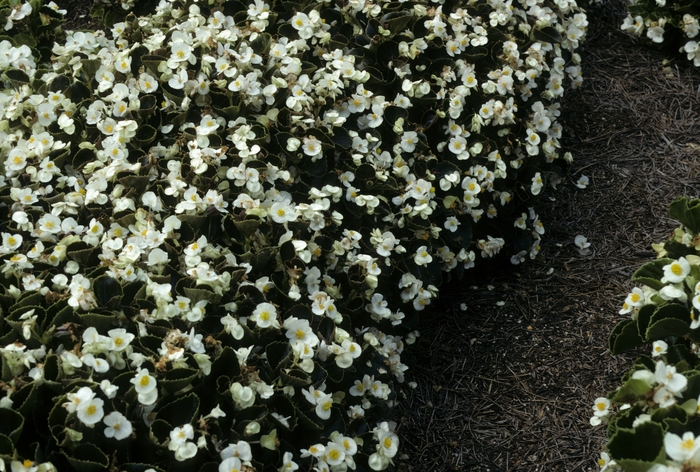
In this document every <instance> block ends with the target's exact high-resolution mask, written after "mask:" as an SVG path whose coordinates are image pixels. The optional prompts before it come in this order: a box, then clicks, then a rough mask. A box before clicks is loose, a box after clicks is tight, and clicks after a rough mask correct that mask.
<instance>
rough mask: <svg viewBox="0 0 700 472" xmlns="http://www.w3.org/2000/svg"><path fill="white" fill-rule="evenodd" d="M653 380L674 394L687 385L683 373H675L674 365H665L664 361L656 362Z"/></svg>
mask: <svg viewBox="0 0 700 472" xmlns="http://www.w3.org/2000/svg"><path fill="white" fill-rule="evenodd" d="M654 380H656V382H657V383H659V384H661V385H664V386H665V387H666V389H667V390H668V391H669V392H671V393H674V394H675V393H679V392H681V391H683V390H684V389H685V387H686V386H687V385H688V379H687V378H686V377H685V376H684V375H683V374H679V373H677V372H676V368H675V367H674V366H671V365H666V364H665V363H664V361H657V362H656V371H655V372H654Z"/></svg>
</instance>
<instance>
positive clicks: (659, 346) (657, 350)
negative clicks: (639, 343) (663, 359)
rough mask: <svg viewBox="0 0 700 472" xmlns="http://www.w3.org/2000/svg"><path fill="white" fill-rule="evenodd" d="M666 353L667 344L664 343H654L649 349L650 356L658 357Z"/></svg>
mask: <svg viewBox="0 0 700 472" xmlns="http://www.w3.org/2000/svg"><path fill="white" fill-rule="evenodd" d="M667 352H668V344H666V343H665V342H664V341H654V344H653V345H652V348H651V356H652V357H658V356H660V355H663V354H666V353H667Z"/></svg>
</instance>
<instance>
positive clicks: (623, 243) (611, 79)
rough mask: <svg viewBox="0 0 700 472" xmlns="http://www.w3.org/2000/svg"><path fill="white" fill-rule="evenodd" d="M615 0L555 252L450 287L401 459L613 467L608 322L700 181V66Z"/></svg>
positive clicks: (572, 115)
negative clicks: (634, 32)
mask: <svg viewBox="0 0 700 472" xmlns="http://www.w3.org/2000/svg"><path fill="white" fill-rule="evenodd" d="M604 1H605V3H603V4H601V5H591V6H590V7H589V8H588V18H589V22H590V25H589V31H588V39H587V41H586V42H585V43H584V44H583V45H582V48H581V50H580V54H581V56H582V59H583V72H584V84H583V86H582V87H580V88H579V89H577V90H573V91H570V92H569V93H568V95H567V96H566V97H565V100H564V103H563V105H562V117H561V121H562V123H563V125H564V137H563V145H564V147H565V149H564V150H569V151H571V152H572V153H573V155H574V159H575V161H574V164H573V166H572V168H571V173H570V175H569V178H568V179H567V180H565V181H564V182H562V183H561V184H560V185H559V187H558V189H557V190H556V191H552V190H548V191H547V192H546V194H545V196H544V198H543V199H542V201H541V202H540V203H539V206H538V207H537V212H538V213H539V215H540V217H541V219H542V221H543V222H544V224H545V228H546V233H545V235H544V239H543V245H542V252H541V253H540V255H539V256H538V257H537V258H536V259H535V260H534V261H529V260H528V261H527V262H526V263H525V264H523V265H519V266H513V267H512V268H510V269H509V271H505V272H508V273H504V271H503V270H501V271H500V272H489V271H488V270H486V269H483V268H478V269H475V272H473V273H471V274H469V275H468V276H467V277H465V279H463V280H461V281H457V282H452V283H451V284H449V285H448V286H447V287H444V288H443V289H442V290H441V297H440V299H439V300H438V301H437V302H435V303H434V304H433V305H431V309H430V310H428V311H426V313H425V315H424V316H423V318H422V321H421V325H420V326H419V329H420V332H421V336H420V338H419V340H418V342H417V343H416V344H414V345H413V346H409V347H408V348H407V349H406V351H405V352H404V354H403V355H402V356H403V361H404V362H405V363H407V364H408V366H409V371H408V372H407V374H406V382H405V383H404V384H403V385H402V386H401V390H400V392H399V393H400V395H399V396H400V399H399V401H398V402H397V408H396V409H395V420H396V421H397V422H398V433H399V436H400V439H401V447H400V450H401V451H402V452H401V454H402V455H401V457H400V458H398V460H395V463H396V465H397V467H396V468H397V469H398V470H399V471H401V472H410V471H420V472H431V471H435V472H445V471H475V472H486V471H489V472H490V471H493V472H495V471H506V472H511V471H524V472H534V471H571V472H574V471H588V470H591V471H592V470H597V466H596V465H595V461H596V459H597V457H598V455H599V452H600V450H601V448H602V446H603V445H604V444H605V442H606V437H605V431H604V428H602V427H599V428H593V427H591V426H590V425H589V423H588V420H589V418H590V416H591V414H592V409H591V405H592V403H593V400H594V399H595V398H596V397H598V396H601V395H605V394H606V393H607V392H608V391H610V390H613V389H614V388H616V387H617V386H619V383H620V377H621V376H622V374H623V373H624V372H625V371H626V370H628V369H629V368H631V366H632V362H633V360H634V358H635V354H634V353H632V354H628V355H621V356H617V357H612V356H611V355H610V352H609V350H608V344H607V339H608V335H609V333H610V331H611V330H612V328H613V327H614V326H615V324H616V323H617V322H618V321H620V320H621V319H623V318H624V315H619V314H618V311H619V309H620V306H621V305H622V302H623V300H624V298H625V296H626V294H627V292H628V291H629V290H631V288H632V287H633V284H632V283H631V281H630V277H631V276H632V274H633V273H634V271H635V270H636V269H637V268H638V267H639V266H641V265H642V264H643V263H645V262H647V261H649V260H651V259H652V258H653V257H654V255H655V254H654V252H653V250H652V249H651V244H652V243H655V242H660V241H663V240H665V239H666V238H667V237H668V236H669V235H670V234H671V232H672V231H673V229H674V228H675V227H676V226H677V223H676V222H674V221H672V220H671V219H669V218H668V213H667V209H668V205H669V203H670V202H671V201H673V200H674V199H675V198H677V197H678V196H681V195H684V196H688V197H693V196H698V188H699V186H700V138H698V137H699V136H700V117H699V116H698V112H699V111H700V71H698V70H697V69H695V68H693V67H692V66H691V65H689V64H687V63H685V62H683V61H670V62H668V63H666V62H664V61H665V60H668V58H669V56H668V55H667V54H664V53H663V52H661V51H658V50H655V49H653V48H650V47H649V46H648V45H646V44H644V43H643V42H642V41H639V40H637V39H635V38H632V37H630V36H628V35H626V34H625V33H623V32H621V31H620V30H619V26H620V24H621V23H622V20H623V18H624V16H625V1H624V0H604ZM56 2H57V3H58V4H59V5H61V6H62V7H68V8H69V13H68V22H67V24H66V29H73V28H75V29H77V28H81V27H88V28H89V27H90V26H91V23H90V22H89V20H88V18H87V17H86V16H85V15H86V14H87V13H88V11H89V8H88V7H87V5H89V4H91V3H92V2H91V1H90V0H83V1H80V2H76V1H70V0H56ZM580 174H585V175H587V176H588V177H589V178H590V181H591V183H590V185H589V186H588V188H586V189H583V190H582V189H578V188H576V187H575V186H574V181H575V180H576V179H577V178H578V176H579V175H580ZM579 234H582V235H584V236H586V237H587V238H588V240H589V241H590V242H591V247H590V252H587V253H586V252H584V253H583V254H582V253H580V252H579V251H578V248H577V247H576V246H575V245H574V238H575V236H576V235H579ZM463 304H466V308H467V309H466V311H464V310H462V305H463ZM409 383H415V387H414V388H411V387H410V385H409Z"/></svg>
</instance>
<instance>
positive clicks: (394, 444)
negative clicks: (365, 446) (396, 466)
mask: <svg viewBox="0 0 700 472" xmlns="http://www.w3.org/2000/svg"><path fill="white" fill-rule="evenodd" d="M377 441H378V442H379V444H378V445H377V452H379V453H380V454H382V455H383V456H384V457H388V458H390V459H391V458H392V457H394V456H395V455H396V453H397V452H398V448H399V437H398V436H397V435H396V433H394V432H392V431H387V430H385V429H380V430H379V434H378V437H377Z"/></svg>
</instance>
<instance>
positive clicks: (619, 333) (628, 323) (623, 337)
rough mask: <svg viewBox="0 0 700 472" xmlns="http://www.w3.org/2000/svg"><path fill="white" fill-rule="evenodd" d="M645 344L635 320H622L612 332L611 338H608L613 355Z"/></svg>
mask: <svg viewBox="0 0 700 472" xmlns="http://www.w3.org/2000/svg"><path fill="white" fill-rule="evenodd" d="M643 345H644V340H643V339H642V338H641V336H639V331H638V330H637V324H636V323H635V322H634V320H622V321H620V322H619V323H618V324H617V326H615V328H614V329H613V331H612V333H610V338H609V339H608V346H609V347H610V352H611V353H612V354H613V355H616V354H620V353H621V352H624V351H626V350H628V349H634V348H635V347H639V346H643Z"/></svg>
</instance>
